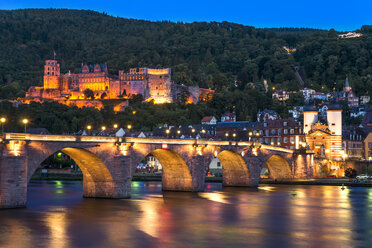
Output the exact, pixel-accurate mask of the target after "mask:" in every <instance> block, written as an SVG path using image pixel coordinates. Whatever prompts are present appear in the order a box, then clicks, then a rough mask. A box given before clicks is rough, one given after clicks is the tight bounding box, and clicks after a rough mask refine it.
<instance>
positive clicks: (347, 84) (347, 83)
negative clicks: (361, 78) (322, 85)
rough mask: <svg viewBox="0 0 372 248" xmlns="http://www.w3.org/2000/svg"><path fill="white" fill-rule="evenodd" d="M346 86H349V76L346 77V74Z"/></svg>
mask: <svg viewBox="0 0 372 248" xmlns="http://www.w3.org/2000/svg"><path fill="white" fill-rule="evenodd" d="M346 87H350V86H349V78H348V77H347V76H346V81H345V88H346Z"/></svg>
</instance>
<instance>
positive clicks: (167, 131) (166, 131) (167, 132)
mask: <svg viewBox="0 0 372 248" xmlns="http://www.w3.org/2000/svg"><path fill="white" fill-rule="evenodd" d="M165 133H166V134H167V138H169V133H170V130H169V129H167V130H165Z"/></svg>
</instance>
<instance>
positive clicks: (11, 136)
mask: <svg viewBox="0 0 372 248" xmlns="http://www.w3.org/2000/svg"><path fill="white" fill-rule="evenodd" d="M2 139H3V140H25V141H62V142H66V141H67V142H112V143H114V142H120V143H143V144H164V143H166V144H168V145H172V144H175V145H214V146H247V147H248V146H252V145H253V146H255V147H259V148H263V149H266V150H272V151H280V152H285V153H294V152H295V150H292V149H287V148H284V147H278V146H270V145H264V144H261V143H259V142H248V141H226V140H222V141H220V140H203V139H167V138H136V137H108V136H75V135H49V134H48V135H45V134H29V133H4V134H3V138H2Z"/></svg>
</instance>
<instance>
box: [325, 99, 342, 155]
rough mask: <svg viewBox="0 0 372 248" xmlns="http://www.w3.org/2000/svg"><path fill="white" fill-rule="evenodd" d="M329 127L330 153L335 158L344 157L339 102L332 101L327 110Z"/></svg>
mask: <svg viewBox="0 0 372 248" xmlns="http://www.w3.org/2000/svg"><path fill="white" fill-rule="evenodd" d="M327 122H328V129H329V131H330V132H331V140H330V142H331V149H330V153H331V154H330V155H331V158H332V159H334V160H341V159H342V154H341V151H342V109H341V107H340V105H339V104H338V103H331V104H329V105H328V110H327Z"/></svg>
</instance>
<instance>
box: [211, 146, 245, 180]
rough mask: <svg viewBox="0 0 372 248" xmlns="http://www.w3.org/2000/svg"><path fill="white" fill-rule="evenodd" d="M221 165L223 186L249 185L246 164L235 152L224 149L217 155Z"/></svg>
mask: <svg viewBox="0 0 372 248" xmlns="http://www.w3.org/2000/svg"><path fill="white" fill-rule="evenodd" d="M217 158H218V160H220V162H221V165H222V171H223V173H222V183H223V185H224V186H250V177H249V170H248V166H247V164H246V163H245V161H244V159H243V157H242V156H241V155H240V154H239V153H236V152H233V151H229V150H224V151H222V152H220V153H219V154H218V155H217Z"/></svg>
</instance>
